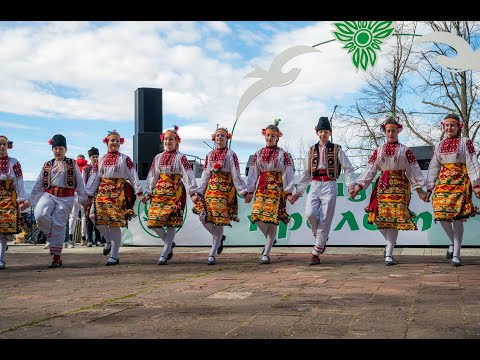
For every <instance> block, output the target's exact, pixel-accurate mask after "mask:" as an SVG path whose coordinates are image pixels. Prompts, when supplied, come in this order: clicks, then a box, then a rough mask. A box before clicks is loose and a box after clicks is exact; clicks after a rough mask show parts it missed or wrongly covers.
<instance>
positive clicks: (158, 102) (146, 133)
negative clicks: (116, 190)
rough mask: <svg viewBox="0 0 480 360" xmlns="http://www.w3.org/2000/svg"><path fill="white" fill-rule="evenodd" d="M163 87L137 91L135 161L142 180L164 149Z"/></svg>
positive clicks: (134, 137)
mask: <svg viewBox="0 0 480 360" xmlns="http://www.w3.org/2000/svg"><path fill="white" fill-rule="evenodd" d="M162 132H163V109H162V89H156V88H138V89H137V90H136V91H135V135H133V161H134V162H135V164H136V165H137V173H138V177H139V179H140V180H145V179H146V178H147V175H148V171H149V170H150V166H151V164H152V161H153V159H154V157H155V155H157V154H158V153H160V152H161V151H163V144H162V143H161V141H160V135H161V134H162Z"/></svg>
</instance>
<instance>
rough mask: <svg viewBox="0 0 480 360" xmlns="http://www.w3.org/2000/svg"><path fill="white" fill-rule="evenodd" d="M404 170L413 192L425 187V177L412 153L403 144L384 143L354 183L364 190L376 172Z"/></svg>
mask: <svg viewBox="0 0 480 360" xmlns="http://www.w3.org/2000/svg"><path fill="white" fill-rule="evenodd" d="M387 170H405V175H406V176H407V178H408V180H410V183H411V184H412V188H413V190H416V189H418V188H422V187H424V186H425V177H424V176H423V174H422V169H420V166H419V165H418V163H417V159H416V158H415V155H414V154H413V151H412V150H411V149H410V148H409V147H408V146H405V145H403V144H400V143H398V142H396V143H386V144H383V145H381V146H379V147H378V149H376V150H375V151H374V152H373V154H372V155H371V156H370V160H368V165H367V168H366V169H365V171H364V172H363V174H361V175H360V176H359V177H358V179H357V180H356V183H357V184H358V185H360V186H361V187H362V188H363V189H366V188H367V187H368V186H369V185H370V184H371V182H372V180H373V179H374V178H375V176H376V175H377V171H387Z"/></svg>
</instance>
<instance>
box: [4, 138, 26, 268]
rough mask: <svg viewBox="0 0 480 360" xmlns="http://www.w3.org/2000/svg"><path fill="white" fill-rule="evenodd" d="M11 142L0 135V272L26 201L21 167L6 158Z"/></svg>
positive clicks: (16, 162) (17, 228)
mask: <svg viewBox="0 0 480 360" xmlns="http://www.w3.org/2000/svg"><path fill="white" fill-rule="evenodd" d="M12 148H13V141H10V140H8V138H7V137H6V136H5V135H0V270H3V269H5V251H6V250H7V243H8V241H12V240H13V235H14V234H18V233H20V232H21V229H20V211H19V210H20V209H19V207H21V208H23V206H22V204H23V203H24V202H25V200H27V194H26V193H25V188H24V186H23V174H22V167H21V165H20V163H19V162H18V160H17V159H15V158H12V157H9V156H8V149H12Z"/></svg>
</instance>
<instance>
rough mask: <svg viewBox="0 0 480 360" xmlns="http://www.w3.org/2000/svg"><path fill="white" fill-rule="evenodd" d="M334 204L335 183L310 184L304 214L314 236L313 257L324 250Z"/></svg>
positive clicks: (335, 199) (316, 182) (335, 194)
mask: <svg viewBox="0 0 480 360" xmlns="http://www.w3.org/2000/svg"><path fill="white" fill-rule="evenodd" d="M336 203H337V182H336V181H312V182H310V192H309V193H308V196H307V204H306V207H305V212H306V216H307V218H308V221H309V223H310V226H311V228H312V232H313V236H315V247H314V248H313V251H312V253H313V254H314V255H317V256H318V255H320V254H321V253H322V252H323V250H324V249H325V245H326V243H327V240H328V234H329V233H330V227H331V225H332V219H333V214H334V212H335V205H336Z"/></svg>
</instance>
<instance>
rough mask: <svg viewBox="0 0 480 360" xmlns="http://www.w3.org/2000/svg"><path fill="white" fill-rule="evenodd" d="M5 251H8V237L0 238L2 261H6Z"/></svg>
mask: <svg viewBox="0 0 480 360" xmlns="http://www.w3.org/2000/svg"><path fill="white" fill-rule="evenodd" d="M5 251H7V239H0V261H1V262H3V263H4V262H5Z"/></svg>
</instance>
